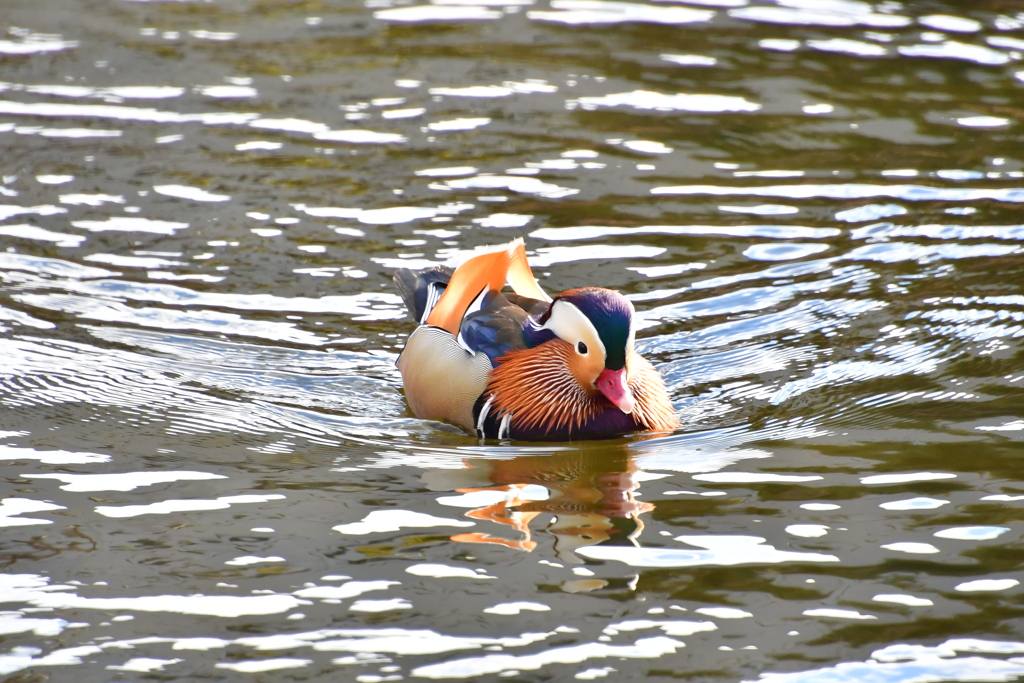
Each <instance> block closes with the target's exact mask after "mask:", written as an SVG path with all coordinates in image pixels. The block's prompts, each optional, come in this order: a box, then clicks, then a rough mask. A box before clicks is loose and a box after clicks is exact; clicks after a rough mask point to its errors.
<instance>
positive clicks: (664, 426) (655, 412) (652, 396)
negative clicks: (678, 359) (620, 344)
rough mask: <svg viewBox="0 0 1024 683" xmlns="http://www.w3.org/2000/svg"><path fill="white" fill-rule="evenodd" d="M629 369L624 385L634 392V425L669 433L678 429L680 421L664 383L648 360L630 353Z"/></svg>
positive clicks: (627, 362) (627, 363)
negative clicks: (635, 423)
mask: <svg viewBox="0 0 1024 683" xmlns="http://www.w3.org/2000/svg"><path fill="white" fill-rule="evenodd" d="M626 365H627V367H629V379H628V380H627V382H626V383H627V384H628V385H629V390H630V391H631V392H632V393H633V398H634V400H636V405H635V406H634V408H633V415H634V416H635V417H636V420H637V422H639V423H640V424H642V425H644V426H646V427H647V429H649V430H651V431H652V432H670V431H672V430H673V429H679V426H680V425H679V418H678V417H676V411H675V410H674V409H673V408H672V404H671V403H670V402H669V400H668V390H667V389H665V380H664V379H662V377H661V373H660V372H658V371H657V370H656V369H655V367H654V366H653V365H651V363H650V361H648V360H647V359H646V358H644V357H643V356H641V355H640V354H638V353H635V352H633V353H630V355H629V358H628V359H627V360H626Z"/></svg>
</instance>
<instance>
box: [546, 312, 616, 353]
mask: <svg viewBox="0 0 1024 683" xmlns="http://www.w3.org/2000/svg"><path fill="white" fill-rule="evenodd" d="M542 329H546V330H551V331H552V332H554V333H555V334H556V335H558V337H559V338H561V339H564V340H565V341H567V342H569V343H570V344H572V345H573V346H576V345H577V344H579V342H581V341H582V342H583V343H584V344H586V345H587V352H588V355H589V354H590V353H593V352H594V351H600V352H601V354H600V355H601V357H602V358H604V357H605V356H606V355H607V351H606V350H605V348H604V342H602V341H601V335H599V334H598V333H597V328H596V327H594V323H592V322H590V318H588V317H587V316H585V315H583V311H581V310H580V309H579V308H577V307H576V305H575V304H572V303H569V302H568V301H565V300H564V299H558V300H557V301H555V303H553V304H551V315H549V316H548V321H547V322H546V323H544V326H543V328H542Z"/></svg>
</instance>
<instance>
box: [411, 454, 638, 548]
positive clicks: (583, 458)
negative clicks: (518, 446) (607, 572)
mask: <svg viewBox="0 0 1024 683" xmlns="http://www.w3.org/2000/svg"><path fill="white" fill-rule="evenodd" d="M463 464H464V465H465V469H461V470H433V471H430V472H428V473H426V474H425V475H424V481H425V482H426V483H427V485H428V486H429V487H430V488H431V489H433V490H453V491H456V492H458V493H461V494H463V496H462V497H460V498H458V499H455V498H453V499H450V500H452V501H458V502H457V503H456V502H453V503H452V504H460V505H463V506H467V505H473V501H474V500H477V501H480V502H485V503H486V504H483V505H480V506H479V507H474V508H473V509H472V510H471V511H470V512H468V513H467V516H468V517H470V518H472V519H478V520H486V521H490V522H494V523H496V524H499V525H502V526H506V527H509V528H510V529H511V530H512V531H514V532H515V533H516V534H517V538H511V539H510V538H504V537H501V536H494V535H492V534H490V533H486V532H472V533H462V534H456V535H455V536H452V540H453V541H456V542H460V543H494V544H498V545H503V546H506V547H509V548H514V549H517V550H524V551H527V552H529V551H532V550H534V549H535V548H537V541H536V540H534V538H533V531H532V529H531V523H532V522H533V521H534V520H535V519H536V518H537V517H538V516H539V515H541V514H543V513H549V514H551V515H553V519H552V520H551V522H550V523H549V524H548V525H547V526H546V530H547V531H548V532H549V533H551V534H552V536H553V540H554V547H555V551H556V553H557V554H558V556H559V558H560V559H562V560H563V561H565V562H569V563H573V564H578V563H581V562H582V559H581V558H579V557H578V556H577V555H576V554H575V552H574V551H575V550H576V549H578V548H581V547H584V546H590V545H599V544H600V545H623V544H629V545H636V538H637V537H638V536H639V534H640V532H641V531H642V530H643V522H642V521H641V519H640V517H641V515H643V514H644V513H646V512H650V511H651V510H653V509H654V506H653V505H651V504H650V503H645V502H641V501H639V500H637V499H636V497H635V493H634V492H635V491H636V490H637V489H638V488H639V482H638V480H637V478H636V474H637V473H638V472H639V471H640V470H639V468H638V467H637V466H636V464H635V463H634V462H633V460H632V458H631V457H630V455H629V454H627V453H624V452H621V451H615V452H612V453H607V452H604V453H599V454H596V453H592V452H587V451H573V452H571V453H565V454H560V453H555V454H552V455H526V456H518V457H515V458H511V459H508V460H491V459H484V458H467V459H465V460H463ZM488 493H490V494H491V495H489V496H488V495H487V494H488ZM499 495H500V496H501V497H500V498H499V497H498V496H499ZM534 526H536V525H534Z"/></svg>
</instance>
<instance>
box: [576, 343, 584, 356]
mask: <svg viewBox="0 0 1024 683" xmlns="http://www.w3.org/2000/svg"><path fill="white" fill-rule="evenodd" d="M576 350H577V351H579V352H580V353H581V354H582V355H584V356H585V355H587V345H586V344H584V343H583V342H579V343H578V344H576Z"/></svg>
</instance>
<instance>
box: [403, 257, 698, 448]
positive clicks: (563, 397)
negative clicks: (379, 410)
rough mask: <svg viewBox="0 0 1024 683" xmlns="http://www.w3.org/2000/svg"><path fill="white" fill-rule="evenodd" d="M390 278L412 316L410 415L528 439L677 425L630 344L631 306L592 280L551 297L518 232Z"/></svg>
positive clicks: (661, 386) (407, 356)
mask: <svg viewBox="0 0 1024 683" xmlns="http://www.w3.org/2000/svg"><path fill="white" fill-rule="evenodd" d="M395 283H396V285H397V287H398V290H399V293H400V294H401V295H402V299H403V300H404V301H405V304H406V307H407V308H408V309H409V312H410V313H411V314H412V316H413V317H414V318H415V320H416V321H417V322H418V323H420V325H419V327H417V328H416V330H415V331H413V333H412V334H411V335H410V336H409V339H408V341H407V342H406V344H405V348H404V349H403V351H402V353H401V355H400V356H399V358H398V361H397V365H398V369H399V371H400V372H401V374H402V382H403V384H404V385H405V396H406V399H407V400H408V401H409V406H410V407H411V408H412V412H413V414H415V415H416V416H417V417H420V418H424V419H431V420H444V421H446V422H450V423H453V424H456V425H459V426H460V427H463V428H465V429H467V430H469V431H470V432H473V433H475V434H476V435H477V436H478V437H480V438H498V439H522V440H531V441H537V440H545V441H565V440H569V439H600V438H610V437H614V436H619V435H623V434H628V433H630V432H638V431H659V432H660V431H670V430H673V429H676V428H678V427H679V420H678V418H677V417H676V415H675V411H674V410H673V408H672V403H671V402H670V401H669V398H668V392H667V391H666V389H665V383H664V382H663V381H662V378H661V375H660V374H659V373H658V371H657V370H655V369H654V366H652V365H651V364H650V363H649V362H648V361H647V360H646V359H644V358H643V357H642V356H640V355H639V354H637V353H636V351H634V349H633V341H634V338H635V311H634V309H633V304H631V303H630V302H629V300H627V299H626V298H625V297H624V296H622V295H621V294H619V293H618V292H615V291H612V290H610V289H604V288H601V287H582V288H579V289H570V290H567V291H565V292H562V293H561V294H559V295H558V296H556V297H555V298H554V299H551V298H550V297H549V296H548V295H547V294H545V293H544V290H542V289H541V288H540V286H539V285H538V284H537V281H536V280H535V279H534V277H533V273H532V271H531V270H530V266H529V263H528V262H527V259H526V249H525V247H524V245H523V240H522V239H521V238H520V239H516V240H514V241H513V242H511V243H509V244H508V245H507V246H504V247H501V248H499V249H496V250H493V251H488V252H485V253H482V254H479V255H477V256H474V257H473V258H470V259H469V260H468V261H466V262H465V263H463V264H462V265H461V266H459V267H458V268H457V269H455V270H452V269H451V268H448V267H446V266H438V267H435V268H430V269H427V270H421V271H412V270H408V269H399V270H397V271H396V272H395ZM506 284H507V285H509V286H510V287H511V289H512V291H511V292H504V293H503V292H502V289H503V288H505V286H506Z"/></svg>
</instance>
